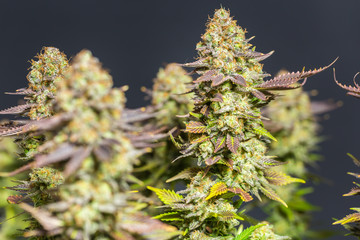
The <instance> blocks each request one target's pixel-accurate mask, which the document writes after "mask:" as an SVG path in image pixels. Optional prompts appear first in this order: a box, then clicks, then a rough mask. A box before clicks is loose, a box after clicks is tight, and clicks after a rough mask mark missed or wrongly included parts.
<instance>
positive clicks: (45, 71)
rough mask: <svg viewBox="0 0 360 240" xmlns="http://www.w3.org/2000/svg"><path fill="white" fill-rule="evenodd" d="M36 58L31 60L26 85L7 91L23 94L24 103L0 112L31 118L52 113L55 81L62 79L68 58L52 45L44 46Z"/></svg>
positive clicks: (34, 118)
mask: <svg viewBox="0 0 360 240" xmlns="http://www.w3.org/2000/svg"><path fill="white" fill-rule="evenodd" d="M37 58H38V60H37V61H35V60H32V61H31V67H30V69H31V71H30V72H29V74H28V76H27V79H28V81H29V85H28V87H27V88H21V89H18V90H16V92H14V93H8V94H15V95H25V98H24V99H25V102H26V103H25V104H23V105H19V106H16V107H12V108H9V109H6V110H3V111H1V112H0V114H21V115H23V116H28V117H29V118H30V119H31V120H36V119H41V118H44V117H49V116H51V115H52V114H53V109H52V104H53V99H54V96H55V94H56V87H55V82H56V81H60V80H61V79H62V76H63V74H64V72H65V71H66V69H67V68H68V60H67V58H66V56H65V54H63V53H62V52H60V51H59V49H57V48H54V47H44V48H43V49H42V51H41V53H40V54H39V55H38V56H37Z"/></svg>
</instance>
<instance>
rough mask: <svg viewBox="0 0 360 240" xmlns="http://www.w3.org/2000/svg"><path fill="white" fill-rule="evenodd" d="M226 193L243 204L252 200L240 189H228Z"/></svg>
mask: <svg viewBox="0 0 360 240" xmlns="http://www.w3.org/2000/svg"><path fill="white" fill-rule="evenodd" d="M228 191H230V192H233V193H235V194H237V195H239V197H240V198H241V200H243V201H244V202H250V201H251V200H253V198H252V197H251V196H250V194H248V193H247V192H245V191H244V190H243V189H241V188H228Z"/></svg>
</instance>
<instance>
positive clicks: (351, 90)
mask: <svg viewBox="0 0 360 240" xmlns="http://www.w3.org/2000/svg"><path fill="white" fill-rule="evenodd" d="M357 75H358V74H356V75H355V76H354V79H353V82H354V86H350V85H349V86H346V85H343V84H341V83H339V82H338V81H337V80H336V76H335V69H334V79H335V82H336V84H337V85H339V86H340V87H341V88H343V89H345V90H346V91H348V92H347V94H348V95H351V96H354V97H357V98H360V86H359V84H357V83H356V81H355V79H356V76H357ZM348 155H349V156H350V157H351V159H352V160H353V162H354V163H355V165H356V166H358V167H360V161H359V160H358V159H357V158H356V157H354V156H353V155H351V154H348ZM348 174H350V175H353V176H354V177H356V178H359V176H360V174H359V173H352V172H349V173H348ZM354 184H355V185H356V186H355V187H354V188H352V189H351V191H350V192H348V193H346V194H344V195H343V196H356V195H359V194H360V184H359V183H356V182H354ZM351 210H353V211H355V213H352V214H349V215H347V216H346V217H344V218H342V219H340V220H338V221H336V222H334V223H333V224H341V225H343V226H344V227H345V228H346V229H348V230H349V231H350V234H351V235H354V236H356V237H358V238H359V239H360V208H358V207H355V208H351Z"/></svg>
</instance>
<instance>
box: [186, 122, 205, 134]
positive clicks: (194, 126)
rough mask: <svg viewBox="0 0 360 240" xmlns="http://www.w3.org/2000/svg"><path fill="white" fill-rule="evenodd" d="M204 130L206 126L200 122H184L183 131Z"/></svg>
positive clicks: (194, 131)
mask: <svg viewBox="0 0 360 240" xmlns="http://www.w3.org/2000/svg"><path fill="white" fill-rule="evenodd" d="M205 131H206V126H205V125H204V124H202V123H201V122H195V121H190V122H189V123H187V124H186V129H185V132H190V133H203V132H205Z"/></svg>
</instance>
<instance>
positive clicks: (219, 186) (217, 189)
mask: <svg viewBox="0 0 360 240" xmlns="http://www.w3.org/2000/svg"><path fill="white" fill-rule="evenodd" d="M227 191H228V187H227V186H226V184H225V183H223V182H218V183H215V184H214V186H212V187H211V189H210V194H209V196H207V197H206V199H205V200H209V199H211V198H213V197H216V196H218V195H221V194H224V193H226V192H227Z"/></svg>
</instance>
